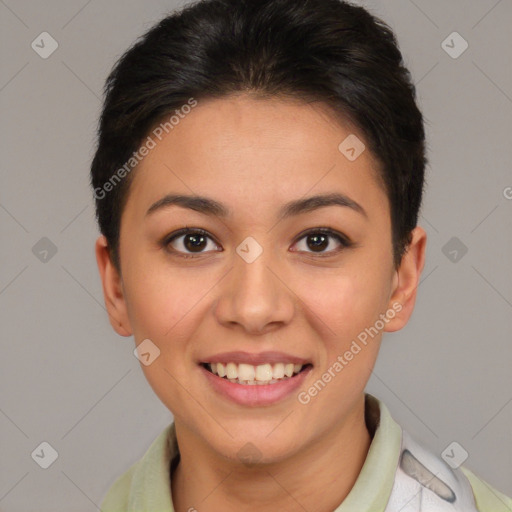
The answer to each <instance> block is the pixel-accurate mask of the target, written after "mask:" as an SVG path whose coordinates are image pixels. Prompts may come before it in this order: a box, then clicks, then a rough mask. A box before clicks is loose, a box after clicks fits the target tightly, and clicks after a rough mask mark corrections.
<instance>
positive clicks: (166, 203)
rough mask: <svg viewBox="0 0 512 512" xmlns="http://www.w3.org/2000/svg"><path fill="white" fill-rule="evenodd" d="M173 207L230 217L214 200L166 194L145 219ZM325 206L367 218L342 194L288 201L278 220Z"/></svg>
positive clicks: (223, 206)
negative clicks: (352, 211) (349, 210)
mask: <svg viewBox="0 0 512 512" xmlns="http://www.w3.org/2000/svg"><path fill="white" fill-rule="evenodd" d="M173 205H176V206H181V207H182V208H188V209H190V210H194V211H197V212H200V213H203V214H205V215H210V216H215V217H221V218H226V217H229V216H231V211H230V210H229V208H227V207H226V206H225V205H223V204H222V203H219V202H218V201H216V200H215V199H211V198H209V197H204V196H191V195H183V194H167V195H166V196H164V197H162V198H161V199H159V200H158V201H156V202H155V203H153V204H152V205H151V206H150V207H149V209H148V211H147V212H146V217H147V216H149V215H151V214H153V213H155V212H157V211H159V210H162V209H165V208H168V207H170V206H173ZM326 206H344V207H347V208H351V209H352V210H354V211H355V212H357V213H360V214H361V215H363V216H364V217H366V218H368V214H367V213H366V211H365V209H364V208H363V207H362V206H361V205H360V204H359V203H357V202H356V201H354V200H353V199H350V198H349V197H348V196H346V195H344V194H339V193H331V194H321V195H316V196H310V197H306V198H304V199H296V200H294V201H290V202H289V203H286V204H284V205H283V206H282V207H281V208H280V210H279V213H278V219H279V220H283V219H286V218H288V217H291V216H293V215H299V214H301V213H307V212H311V211H313V210H317V209H318V208H323V207H326Z"/></svg>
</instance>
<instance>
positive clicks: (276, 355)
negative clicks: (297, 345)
mask: <svg viewBox="0 0 512 512" xmlns="http://www.w3.org/2000/svg"><path fill="white" fill-rule="evenodd" d="M202 362H203V363H236V364H242V363H245V364H251V365H254V366H258V365H260V364H265V363H269V364H275V363H284V364H286V363H293V364H302V365H306V364H309V361H308V360H307V359H304V358H303V357H298V356H293V355H291V354H285V353H284V352H275V351H267V352H259V353H257V354H254V353H250V352H222V353H220V354H215V355H212V356H209V357H206V358H205V359H203V360H202Z"/></svg>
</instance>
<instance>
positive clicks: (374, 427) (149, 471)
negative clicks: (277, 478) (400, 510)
mask: <svg viewBox="0 0 512 512" xmlns="http://www.w3.org/2000/svg"><path fill="white" fill-rule="evenodd" d="M365 419H366V422H367V426H368V429H369V430H370V432H374V436H373V439H372V442H371V445H370V449H369V451H368V455H367V457H366V460H365V462H364V465H363V467H362V469H361V472H360V474H359V477H358V478H357V480H356V483H355V484H354V486H353V487H352V489H351V491H350V493H349V494H348V496H347V497H346V498H345V500H344V501H343V503H342V504H341V505H340V506H339V507H338V508H337V509H336V510H335V511H334V512H361V511H362V510H372V511H373V512H384V509H385V507H386V504H387V502H388V499H389V496H390V494H391V489H392V487H393V481H394V477H395V473H396V469H397V465H398V457H399V455H400V445H401V439H402V429H401V427H400V426H399V425H398V424H397V423H396V422H395V421H394V420H393V418H392V417H391V415H390V413H389V411H388V409H387V407H386V406H385V405H384V404H383V403H382V402H381V401H380V400H378V399H377V398H375V397H374V396H372V395H370V394H368V393H366V394H365ZM178 453H179V451H178V444H177V441H176V431H175V428H174V422H173V423H171V424H170V425H169V426H167V427H166V428H165V429H164V430H163V432H161V433H160V435H159V436H158V437H157V438H156V439H155V440H154V441H153V443H152V444H151V445H150V447H149V448H148V450H147V451H146V453H145V454H144V456H143V457H142V458H141V459H140V461H139V462H138V463H137V464H136V465H135V466H134V470H133V475H132V480H131V485H130V493H129V497H128V509H127V510H128V512H141V511H147V512H150V511H151V512H175V511H174V507H173V505H172V497H171V486H170V475H169V471H170V461H171V460H172V459H173V458H174V457H176V456H177V455H178Z"/></svg>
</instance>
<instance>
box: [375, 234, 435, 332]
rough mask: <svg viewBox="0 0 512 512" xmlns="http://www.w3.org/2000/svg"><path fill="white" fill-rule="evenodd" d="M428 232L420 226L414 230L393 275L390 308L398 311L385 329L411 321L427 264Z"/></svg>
mask: <svg viewBox="0 0 512 512" xmlns="http://www.w3.org/2000/svg"><path fill="white" fill-rule="evenodd" d="M426 245H427V234H426V233H425V230H424V229H423V228H421V227H419V226H417V227H415V228H414V229H413V230H412V239H411V243H410V244H409V246H408V248H407V252H406V253H405V254H404V255H403V257H402V261H401V263H400V267H399V268H398V269H397V270H396V272H395V275H394V276H393V286H392V290H393V291H392V293H391V297H390V299H389V303H388V308H389V309H388V310H393V311H395V312H396V314H395V316H394V317H393V318H392V319H390V320H389V321H388V322H387V323H386V326H385V328H384V331H388V332H393V331H398V330H400V329H401V328H402V327H404V325H405V324H406V323H407V322H408V321H409V318H410V317H411V315H412V312H413V309H414V304H415V302H416V291H417V289H418V284H419V282H420V277H421V272H422V271H423V266H424V265H425V249H426Z"/></svg>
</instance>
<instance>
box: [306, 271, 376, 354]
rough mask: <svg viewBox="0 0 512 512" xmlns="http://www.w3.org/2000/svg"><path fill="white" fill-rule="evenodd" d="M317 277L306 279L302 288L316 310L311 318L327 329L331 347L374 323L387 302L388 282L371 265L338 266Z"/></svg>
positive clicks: (340, 343)
mask: <svg viewBox="0 0 512 512" xmlns="http://www.w3.org/2000/svg"><path fill="white" fill-rule="evenodd" d="M317 277H318V278H317V279H308V280H307V281H304V279H302V284H301V288H300V298H301V301H302V302H303V303H304V304H305V305H306V306H307V307H306V308H305V314H309V313H308V311H309V312H310V313H312V314H311V315H310V316H311V321H312V322H314V323H315V325H317V327H318V329H320V330H321V331H319V332H322V333H324V341H326V342H329V345H330V346H331V347H339V346H340V345H341V347H343V346H344V345H346V344H347V343H348V344H350V342H351V340H352V339H353V338H355V337H357V335H358V334H359V333H360V332H361V331H363V330H364V329H365V328H366V327H368V326H370V325H373V324H374V322H375V320H376V319H377V318H378V315H379V314H380V313H381V312H382V308H385V306H386V301H385V298H386V294H385V293H383V290H385V287H386V284H385V282H384V281H383V279H382V276H379V274H378V273H377V274H376V273H375V272H372V271H371V270H370V269H369V268H368V267H365V268H360V269H358V270H353V269H350V270H349V269H348V268H346V269H341V268H340V269H336V271H335V272H334V271H333V272H332V273H329V274H328V275H327V274H324V275H323V276H322V277H320V274H319V275H318V276H317ZM297 282H299V281H297Z"/></svg>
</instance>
